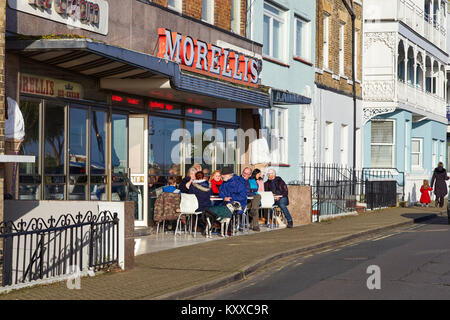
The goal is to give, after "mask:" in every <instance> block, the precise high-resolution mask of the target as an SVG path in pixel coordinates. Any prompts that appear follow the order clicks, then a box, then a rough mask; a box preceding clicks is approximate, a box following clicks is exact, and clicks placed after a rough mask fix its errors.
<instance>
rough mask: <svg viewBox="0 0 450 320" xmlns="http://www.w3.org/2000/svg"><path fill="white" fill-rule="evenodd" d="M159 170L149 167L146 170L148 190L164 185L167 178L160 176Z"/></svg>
mask: <svg viewBox="0 0 450 320" xmlns="http://www.w3.org/2000/svg"><path fill="white" fill-rule="evenodd" d="M159 174H160V170H159V169H158V168H154V167H152V168H150V169H149V171H148V187H149V190H151V191H152V190H155V189H158V188H161V187H164V186H165V185H166V184H167V179H166V178H165V177H163V176H160V175H159Z"/></svg>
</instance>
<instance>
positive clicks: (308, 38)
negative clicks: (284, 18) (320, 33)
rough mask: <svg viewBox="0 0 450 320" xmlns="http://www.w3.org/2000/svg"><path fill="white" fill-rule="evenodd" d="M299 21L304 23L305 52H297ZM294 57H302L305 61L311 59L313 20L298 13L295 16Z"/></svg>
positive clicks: (303, 45) (302, 38)
mask: <svg viewBox="0 0 450 320" xmlns="http://www.w3.org/2000/svg"><path fill="white" fill-rule="evenodd" d="M297 21H300V22H301V23H302V36H301V41H302V48H303V50H302V51H304V52H301V53H300V55H298V54H297V45H298V44H297ZM294 57H299V58H302V59H303V60H305V61H310V60H311V21H309V20H308V19H305V18H303V17H301V16H298V15H296V16H295V18H294Z"/></svg>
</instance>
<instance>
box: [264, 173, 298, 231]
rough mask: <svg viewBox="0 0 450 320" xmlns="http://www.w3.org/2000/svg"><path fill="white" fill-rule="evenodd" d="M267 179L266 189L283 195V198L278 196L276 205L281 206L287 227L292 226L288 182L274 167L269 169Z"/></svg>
mask: <svg viewBox="0 0 450 320" xmlns="http://www.w3.org/2000/svg"><path fill="white" fill-rule="evenodd" d="M267 179H268V180H267V181H266V182H265V183H264V190H265V191H272V193H273V194H274V195H281V196H282V197H281V198H278V199H277V200H276V201H275V205H277V206H279V207H280V209H281V211H283V214H284V216H285V218H286V220H287V223H288V225H287V227H288V228H292V227H293V222H292V217H291V214H290V213H289V210H288V208H287V206H288V205H289V197H288V188H287V185H286V183H285V182H284V181H283V179H281V177H277V173H276V171H275V170H274V169H269V170H268V171H267Z"/></svg>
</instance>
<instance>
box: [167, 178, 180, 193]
mask: <svg viewBox="0 0 450 320" xmlns="http://www.w3.org/2000/svg"><path fill="white" fill-rule="evenodd" d="M167 184H168V186H165V187H164V188H163V192H169V193H180V190H178V189H177V179H176V178H175V177H169V179H167Z"/></svg>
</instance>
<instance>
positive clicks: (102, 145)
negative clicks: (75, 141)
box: [91, 111, 107, 174]
mask: <svg viewBox="0 0 450 320" xmlns="http://www.w3.org/2000/svg"><path fill="white" fill-rule="evenodd" d="M106 143H107V141H106V113H105V112H102V111H93V112H92V118H91V174H106V170H105V168H106V145H107V144H106Z"/></svg>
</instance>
